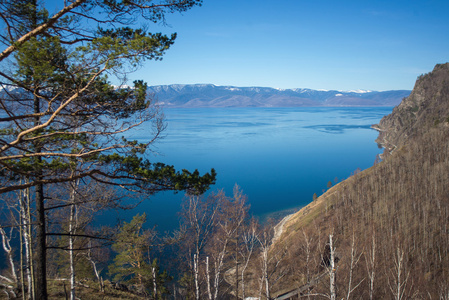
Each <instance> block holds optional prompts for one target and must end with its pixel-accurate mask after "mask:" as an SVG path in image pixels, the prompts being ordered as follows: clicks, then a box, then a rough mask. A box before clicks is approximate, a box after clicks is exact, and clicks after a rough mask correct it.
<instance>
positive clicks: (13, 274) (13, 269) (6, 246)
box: [0, 227, 17, 283]
mask: <svg viewBox="0 0 449 300" xmlns="http://www.w3.org/2000/svg"><path fill="white" fill-rule="evenodd" d="M0 234H1V235H2V245H3V250H5V252H6V256H7V258H8V263H9V267H10V270H11V280H12V281H13V282H14V283H16V282H17V273H16V266H15V265H14V256H13V254H12V248H11V244H10V241H11V235H10V236H9V237H8V236H7V234H6V232H5V231H4V230H3V228H1V227H0ZM11 234H12V229H11Z"/></svg>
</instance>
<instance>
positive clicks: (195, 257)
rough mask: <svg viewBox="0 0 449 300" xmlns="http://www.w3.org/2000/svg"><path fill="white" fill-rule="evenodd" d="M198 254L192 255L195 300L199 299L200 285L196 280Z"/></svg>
mask: <svg viewBox="0 0 449 300" xmlns="http://www.w3.org/2000/svg"><path fill="white" fill-rule="evenodd" d="M198 273H199V272H198V254H194V255H193V274H194V280H195V298H196V300H199V299H200V285H199V282H198Z"/></svg>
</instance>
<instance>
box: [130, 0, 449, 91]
mask: <svg viewBox="0 0 449 300" xmlns="http://www.w3.org/2000/svg"><path fill="white" fill-rule="evenodd" d="M167 23H168V24H169V25H170V26H169V27H163V26H157V25H156V26H155V25H151V27H150V30H151V31H154V32H159V31H162V32H166V33H171V32H177V33H178V39H177V40H176V42H175V44H174V45H173V47H172V48H171V49H170V50H169V51H168V52H167V53H166V55H165V56H164V59H163V60H162V61H159V62H153V61H150V62H147V63H146V64H145V66H144V67H143V68H142V69H141V70H139V71H138V72H137V73H135V74H133V75H131V76H130V79H137V78H140V79H144V80H146V81H147V82H148V84H149V85H160V84H194V83H212V84H216V85H234V86H268V87H275V88H312V89H337V90H352V89H367V90H391V89H412V88H413V85H414V83H415V80H416V78H417V76H419V75H420V74H422V73H427V72H430V71H431V70H432V69H433V67H434V65H435V64H437V63H444V62H447V61H449V1H447V0H438V1H425V0H422V1H414V0H408V1H396V0H389V1H378V0H372V1H363V0H359V1H331V0H314V1H309V0H272V1H265V0H258V1H255V0H226V1H218V0H204V3H203V6H202V7H195V8H193V9H191V10H189V11H187V12H185V13H184V14H182V15H181V14H172V15H168V16H167Z"/></svg>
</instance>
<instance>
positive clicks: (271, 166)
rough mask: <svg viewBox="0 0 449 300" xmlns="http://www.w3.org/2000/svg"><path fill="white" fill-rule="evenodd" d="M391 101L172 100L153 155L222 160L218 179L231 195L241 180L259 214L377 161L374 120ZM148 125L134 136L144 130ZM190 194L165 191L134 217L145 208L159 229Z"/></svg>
mask: <svg viewBox="0 0 449 300" xmlns="http://www.w3.org/2000/svg"><path fill="white" fill-rule="evenodd" d="M391 111H392V107H362V108H360V107H357V108H354V107H351V108H346V107H345V108H335V107H332V108H330V107H326V108H323V107H319V108H316V107H314V108H310V107H307V108H189V109H187V108H177V109H175V108H169V109H165V110H164V113H165V115H166V120H167V130H166V131H165V132H164V136H165V137H164V138H163V139H161V140H159V141H158V142H157V144H156V145H155V147H154V148H153V149H154V150H155V151H157V153H158V154H154V155H153V157H152V159H153V160H154V161H160V162H163V163H166V164H172V165H174V166H175V167H176V168H177V169H188V170H191V171H193V170H194V169H198V170H199V171H200V172H202V173H204V172H207V171H209V170H210V169H211V168H215V170H216V171H217V173H218V177H217V183H216V185H215V186H213V187H212V188H211V190H212V191H214V190H215V191H216V190H218V189H224V190H225V191H226V193H227V194H228V195H229V196H231V195H232V189H233V187H234V185H235V184H238V185H239V186H240V187H241V189H242V190H243V192H244V193H245V194H246V195H247V196H248V202H249V204H250V205H251V212H252V214H254V215H256V216H259V217H264V216H267V215H269V214H272V213H274V212H283V211H288V210H292V209H297V208H299V207H302V206H304V205H307V204H308V203H309V202H311V201H312V196H313V194H314V193H316V194H317V195H321V194H322V193H323V191H324V190H325V189H327V184H328V182H329V181H331V182H332V184H335V182H336V181H341V180H343V179H345V178H347V177H349V176H350V175H351V173H352V172H354V171H355V170H356V169H358V168H360V169H366V168H369V167H370V166H372V165H373V163H374V161H375V159H376V156H377V155H378V154H379V153H381V152H382V150H381V149H379V147H378V145H377V144H376V143H375V141H374V140H375V139H376V137H377V132H376V131H375V130H373V129H371V128H370V126H371V125H372V124H377V123H378V122H379V120H380V119H381V118H382V117H383V116H385V115H387V114H389V113H391ZM145 132H146V128H145V126H141V127H139V128H138V129H137V130H135V131H134V132H133V133H132V137H134V138H137V139H140V138H143V137H145ZM182 199H183V194H182V193H180V194H173V193H171V192H165V193H160V194H157V195H155V196H153V197H152V198H151V199H149V201H145V202H143V203H142V204H141V205H140V206H139V208H138V209H137V210H134V211H132V212H126V214H123V215H122V214H121V217H123V216H125V218H127V217H130V216H131V215H132V214H135V213H137V212H142V211H146V212H147V216H148V225H149V226H152V225H157V226H158V229H159V230H160V231H165V230H170V229H174V228H176V227H177V225H178V220H177V212H178V211H179V208H180V203H181V201H182Z"/></svg>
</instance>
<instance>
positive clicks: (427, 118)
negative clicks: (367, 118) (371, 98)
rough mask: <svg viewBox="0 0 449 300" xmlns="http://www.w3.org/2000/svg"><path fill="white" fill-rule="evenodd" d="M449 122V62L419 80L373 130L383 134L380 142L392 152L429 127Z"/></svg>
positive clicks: (380, 135)
mask: <svg viewBox="0 0 449 300" xmlns="http://www.w3.org/2000/svg"><path fill="white" fill-rule="evenodd" d="M448 122H449V63H445V64H439V65H436V66H435V68H434V69H433V71H432V72H430V73H428V74H425V75H421V76H420V77H418V79H417V81H416V83H415V87H414V89H413V91H412V92H411V94H410V96H408V97H407V98H405V99H404V100H403V101H402V102H401V103H400V104H399V105H398V106H397V107H395V108H394V109H393V112H392V113H391V114H390V115H388V116H385V117H384V118H382V120H381V121H380V122H379V124H378V125H374V126H373V128H375V129H377V130H379V132H380V134H379V137H378V139H377V140H376V141H377V142H378V143H379V144H381V145H383V146H384V147H385V148H386V149H387V150H388V151H392V150H394V149H395V148H396V147H398V146H401V145H403V144H404V143H405V142H406V141H407V140H408V139H410V138H413V137H414V136H416V135H418V134H424V133H425V132H426V131H428V130H429V128H431V127H435V126H437V125H438V124H440V123H444V124H445V125H447V124H448Z"/></svg>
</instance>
